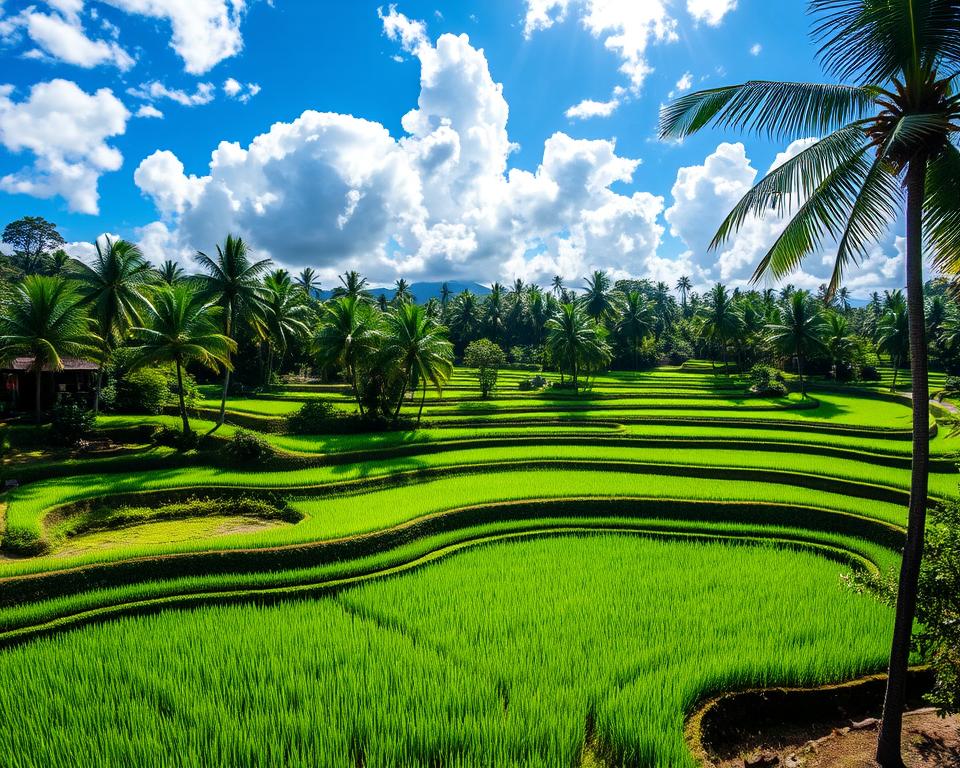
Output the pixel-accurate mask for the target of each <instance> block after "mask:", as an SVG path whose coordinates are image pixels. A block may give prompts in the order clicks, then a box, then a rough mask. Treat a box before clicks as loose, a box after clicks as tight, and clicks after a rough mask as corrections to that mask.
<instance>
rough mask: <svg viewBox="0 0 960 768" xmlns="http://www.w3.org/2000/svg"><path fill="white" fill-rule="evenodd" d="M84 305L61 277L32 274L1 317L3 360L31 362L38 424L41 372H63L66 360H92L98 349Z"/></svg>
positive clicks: (71, 285)
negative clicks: (30, 360) (91, 357)
mask: <svg viewBox="0 0 960 768" xmlns="http://www.w3.org/2000/svg"><path fill="white" fill-rule="evenodd" d="M82 302H83V298H82V296H81V295H80V294H79V293H78V292H77V289H76V287H75V286H74V285H73V284H72V283H70V282H68V281H66V280H64V279H63V278H62V277H44V276H41V275H28V276H27V277H26V278H24V280H23V282H21V283H19V284H18V285H17V286H16V287H15V288H14V289H13V292H12V294H11V296H10V300H9V301H8V302H7V304H6V306H5V307H4V308H3V312H2V313H0V360H3V361H9V360H11V359H13V358H14V357H30V358H31V359H32V362H31V363H30V369H29V370H30V371H32V372H33V375H34V388H35V389H34V396H35V398H36V400H35V403H34V415H35V417H36V421H37V423H38V424H39V423H40V421H41V420H42V418H43V408H42V405H41V398H42V393H43V388H42V380H43V373H44V372H45V371H60V370H63V358H64V357H84V356H86V355H91V354H94V353H95V351H96V349H97V347H99V346H100V341H101V340H100V339H98V338H97V337H96V336H95V335H94V334H93V333H92V332H91V330H90V320H89V317H88V315H87V313H86V311H85V309H84V307H83V304H82Z"/></svg>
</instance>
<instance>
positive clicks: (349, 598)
mask: <svg viewBox="0 0 960 768" xmlns="http://www.w3.org/2000/svg"><path fill="white" fill-rule="evenodd" d="M837 570H838V567H837V564H836V563H833V562H831V561H829V560H826V559H823V558H822V557H818V556H817V555H815V554H811V553H806V552H796V551H789V550H782V549H777V548H772V547H749V546H742V545H741V546H731V545H721V544H691V543H681V542H656V541H648V540H643V539H635V538H630V537H625V536H595V537H586V538H583V537H580V538H572V537H564V538H555V539H547V540H536V541H527V542H519V543H510V544H497V545H490V546H487V547H483V548H481V549H477V550H475V551H471V552H466V553H463V554H460V555H457V556H455V557H452V558H450V559H447V560H445V561H443V562H441V563H438V564H436V565H432V566H430V567H428V568H423V569H420V570H419V571H417V572H414V573H410V574H407V575H404V576H399V577H397V578H393V579H387V580H382V581H379V582H376V583H370V584H367V585H365V586H361V587H358V588H354V589H350V590H347V591H344V592H341V593H339V594H337V595H336V596H334V597H332V598H326V599H323V600H320V601H313V602H303V603H291V604H285V605H283V606H278V607H254V606H246V607H218V608H208V609H205V610H203V611H190V612H167V613H163V614H161V615H158V616H152V617H140V618H133V619H126V620H123V621H120V622H114V623H109V624H106V625H102V626H96V627H91V628H86V629H83V630H80V631H78V632H73V633H68V634H63V635H60V636H57V637H54V638H51V639H44V640H40V641H38V642H36V643H31V644H29V645H27V646H24V647H21V648H16V649H13V650H11V651H8V652H5V653H3V654H0V714H2V716H3V718H4V724H5V733H6V734H7V738H5V739H3V740H2V742H0V762H3V763H4V764H11V765H20V766H34V765H36V766H40V765H42V766H51V767H54V768H55V767H57V766H67V765H70V766H73V765H77V764H84V765H98V764H100V765H102V764H113V765H118V764H126V765H153V764H172V763H180V762H183V761H185V760H186V761H190V762H195V761H200V762H203V764H204V765H209V766H216V765H224V766H226V765H236V764H254V763H265V764H272V763H283V764H285V765H303V766H307V765H310V766H330V767H331V768H334V767H336V768H341V767H342V768H352V767H353V766H355V765H358V764H363V765H382V766H386V765H423V766H426V765H436V764H443V765H464V766H466V765H498V766H521V765H523V766H543V767H544V768H548V767H549V768H553V767H554V766H557V765H575V764H577V763H578V762H579V759H580V756H581V754H582V752H583V751H584V749H585V747H589V748H591V749H592V750H593V751H595V752H597V753H600V754H602V755H604V756H607V757H610V758H611V762H612V763H616V764H631V765H635V764H641V765H649V766H655V767H656V768H666V767H667V766H671V767H672V768H677V767H685V766H692V765H693V761H692V758H691V756H690V755H689V754H688V752H687V751H686V748H685V745H684V741H683V722H684V715H685V713H686V712H687V711H688V710H689V709H690V708H691V707H692V706H693V704H694V703H695V702H696V701H697V700H698V699H699V698H700V697H701V696H702V695H703V694H705V693H708V692H713V691H718V690H728V689H733V688H740V687H745V686H753V685H773V684H789V685H800V684H807V685H809V684H816V683H823V682H831V681H838V680H842V679H847V678H850V677H854V676H858V675H860V674H864V673H868V672H873V671H876V670H878V669H880V668H881V667H882V666H883V664H884V662H885V651H886V641H887V635H888V634H889V625H890V621H891V612H890V610H889V609H888V608H886V607H885V606H883V605H881V604H879V603H877V602H876V601H873V600H871V599H869V598H865V597H862V596H855V595H853V594H850V593H848V592H845V591H844V590H842V589H841V588H840V587H839V586H838V584H837ZM745 595H748V596H750V598H749V599H744V596H745ZM197 659H202V663H197ZM161 660H162V661H161ZM158 661H160V663H158ZM77 701H81V702H83V706H82V707H81V706H76V705H75V703H76V702H77ZM318 713H322V716H318ZM50 722H56V723H57V725H58V727H57V728H56V729H53V730H51V729H50V728H49V727H47V724H48V723H50ZM143 734H149V738H147V737H144V736H143ZM201 756H202V759H201Z"/></svg>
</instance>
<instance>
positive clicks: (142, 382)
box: [110, 368, 187, 415]
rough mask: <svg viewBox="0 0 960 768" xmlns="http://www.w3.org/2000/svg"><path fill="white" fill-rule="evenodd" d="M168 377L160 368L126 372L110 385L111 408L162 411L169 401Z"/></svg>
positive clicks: (151, 411)
mask: <svg viewBox="0 0 960 768" xmlns="http://www.w3.org/2000/svg"><path fill="white" fill-rule="evenodd" d="M168 379H169V377H168V375H167V373H166V372H165V371H163V370H162V369H160V368H141V369H140V370H138V371H133V372H132V373H128V374H127V375H126V376H124V377H123V378H121V379H119V380H117V381H116V382H114V383H113V385H112V397H111V398H110V399H111V400H112V406H113V409H114V410H116V411H120V412H124V413H150V414H154V415H157V414H160V413H163V407H164V406H165V405H167V404H168V403H169V402H170V395H171V392H170V382H169V381H168ZM174 386H176V385H174ZM184 389H187V387H186V385H184Z"/></svg>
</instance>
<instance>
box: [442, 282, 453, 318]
mask: <svg viewBox="0 0 960 768" xmlns="http://www.w3.org/2000/svg"><path fill="white" fill-rule="evenodd" d="M451 295H452V293H451V292H450V286H449V284H448V283H447V282H446V280H444V281H443V283H442V284H441V285H440V314H441V315H443V316H446V314H447V304H449V303H450V296H451Z"/></svg>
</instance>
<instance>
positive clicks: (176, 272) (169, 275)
mask: <svg viewBox="0 0 960 768" xmlns="http://www.w3.org/2000/svg"><path fill="white" fill-rule="evenodd" d="M156 273H157V277H158V278H159V279H160V282H162V283H166V284H167V285H176V284H177V283H179V282H180V281H181V280H184V279H186V276H187V273H186V272H184V271H183V267H181V266H180V265H179V264H177V262H175V261H173V260H172V259H167V260H166V261H165V262H163V264H161V265H160V266H159V267H158V268H157V270H156Z"/></svg>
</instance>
